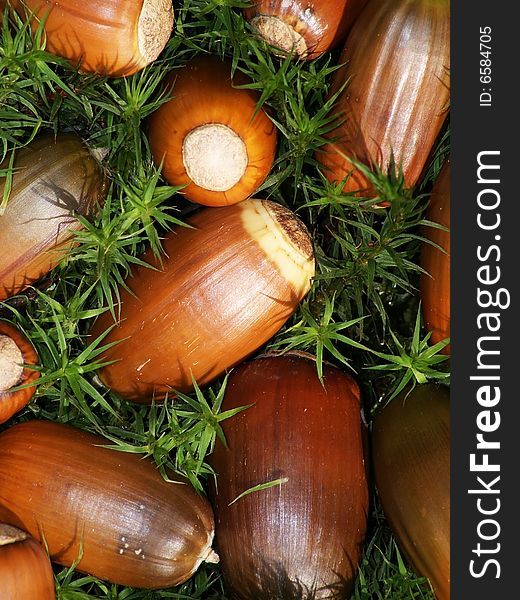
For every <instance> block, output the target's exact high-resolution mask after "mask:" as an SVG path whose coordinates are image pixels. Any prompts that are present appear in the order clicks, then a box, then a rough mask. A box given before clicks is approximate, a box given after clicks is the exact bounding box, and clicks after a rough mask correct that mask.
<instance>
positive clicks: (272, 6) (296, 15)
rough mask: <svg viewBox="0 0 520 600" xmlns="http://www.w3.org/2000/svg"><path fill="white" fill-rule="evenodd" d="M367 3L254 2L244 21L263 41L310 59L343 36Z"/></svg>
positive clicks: (320, 0)
mask: <svg viewBox="0 0 520 600" xmlns="http://www.w3.org/2000/svg"><path fill="white" fill-rule="evenodd" d="M365 3H366V0H307V1H304V0H256V1H254V2H253V3H252V6H250V7H248V8H245V9H244V16H245V18H246V19H247V20H248V21H250V23H251V25H252V26H253V28H254V29H255V30H256V31H258V33H259V34H260V35H261V37H263V38H264V39H265V41H266V42H268V43H269V44H271V46H274V47H275V48H280V49H281V50H284V51H285V52H294V53H295V55H296V56H297V57H299V58H305V59H307V60H313V59H315V58H318V57H319V56H321V55H322V54H323V53H324V52H327V51H328V50H330V49H331V48H333V47H334V46H335V45H336V44H337V43H339V42H340V41H341V40H343V38H344V37H345V35H346V33H347V31H348V29H349V27H350V25H351V24H352V23H353V22H354V20H355V19H356V17H357V16H358V14H359V12H360V10H361V9H362V8H363V6H364V5H365Z"/></svg>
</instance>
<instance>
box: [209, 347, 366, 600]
mask: <svg viewBox="0 0 520 600" xmlns="http://www.w3.org/2000/svg"><path fill="white" fill-rule="evenodd" d="M244 406H248V408H246V409H245V410H243V411H241V412H239V413H238V414H236V415H235V416H233V417H231V418H229V419H226V420H225V421H223V422H222V429H223V431H224V435H225V438H226V442H227V444H226V446H227V447H225V446H224V445H223V444H222V443H221V442H220V441H217V444H216V446H215V450H214V452H213V453H212V454H211V455H210V456H209V462H210V464H211V466H212V467H213V469H214V470H215V472H216V474H217V480H216V489H215V488H213V490H212V492H211V495H210V499H211V501H212V503H213V507H214V510H215V519H216V537H215V540H216V544H217V548H218V551H219V554H220V556H221V565H222V573H223V578H224V582H225V586H226V588H227V590H228V591H229V592H230V595H231V597H232V598H233V599H236V600H271V599H273V598H284V600H298V599H301V598H313V599H314V600H318V599H324V598H327V599H332V598H334V599H340V598H341V599H346V598H349V597H350V592H351V590H352V587H353V582H354V579H355V577H356V574H357V566H358V563H359V559H360V555H361V549H362V545H363V539H364V536H365V530H366V523H367V513H368V487H367V476H366V468H365V462H364V461H365V457H364V446H365V441H366V440H365V434H366V431H365V427H364V425H363V423H362V419H361V413H360V391H359V388H358V386H357V384H356V382H355V381H354V379H353V378H352V377H350V375H348V374H346V373H344V372H342V371H340V370H339V369H337V368H336V367H333V366H331V365H325V366H324V377H323V385H322V382H321V381H320V380H319V378H318V375H317V372H316V363H315V361H314V360H313V359H312V358H311V357H309V356H308V355H305V354H303V353H287V354H285V355H281V356H269V355H265V356H261V357H260V358H257V359H254V360H252V361H250V362H248V363H243V364H241V365H240V366H239V367H237V368H236V369H234V370H233V371H232V373H231V375H230V377H229V380H228V383H227V387H226V392H225V397H224V401H223V404H222V410H223V411H227V410H233V409H235V408H238V407H244ZM273 480H282V482H281V483H278V484H277V485H275V486H273V487H268V488H266V489H262V490H257V491H253V492H251V493H249V494H248V495H244V496H242V497H241V498H239V499H237V498H238V496H239V495H240V494H242V493H243V492H245V491H247V490H250V489H251V488H252V487H254V486H257V485H259V484H264V483H268V482H272V481H273ZM235 499H237V500H236V501H235V502H233V501H234V500H235Z"/></svg>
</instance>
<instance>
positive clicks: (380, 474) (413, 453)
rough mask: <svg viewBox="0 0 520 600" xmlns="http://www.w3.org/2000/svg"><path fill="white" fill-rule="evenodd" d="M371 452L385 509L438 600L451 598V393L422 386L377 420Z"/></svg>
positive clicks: (400, 399) (446, 389)
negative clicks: (428, 580)
mask: <svg viewBox="0 0 520 600" xmlns="http://www.w3.org/2000/svg"><path fill="white" fill-rule="evenodd" d="M372 441H373V444H372V452H373V462H374V475H375V480H376V485H377V489H378V493H379V498H380V500H381V505H382V507H383V511H384V513H385V516H386V518H387V520H388V522H389V523H390V526H391V528H392V530H393V532H394V534H395V536H396V537H397V540H398V542H399V545H400V547H401V549H402V550H403V552H404V553H405V555H406V556H407V558H408V559H409V560H410V562H411V563H412V565H413V566H414V567H415V570H416V571H417V572H418V573H419V574H421V575H423V576H425V577H428V578H429V579H430V582H431V583H432V585H433V588H434V590H435V594H436V597H437V600H449V597H450V394H449V389H448V388H447V387H445V386H441V385H436V384H423V385H418V386H416V387H415V388H414V389H413V391H412V392H411V393H410V394H409V395H408V396H406V393H401V394H400V395H399V396H398V397H397V398H395V399H394V400H392V401H391V402H390V403H389V404H388V405H387V406H386V407H385V408H383V409H382V410H380V411H379V412H378V414H377V415H376V418H375V421H374V426H373V436H372Z"/></svg>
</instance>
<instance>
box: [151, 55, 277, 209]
mask: <svg viewBox="0 0 520 600" xmlns="http://www.w3.org/2000/svg"><path fill="white" fill-rule="evenodd" d="M247 83H250V81H249V79H248V78H247V77H246V76H245V75H244V74H243V73H241V72H239V71H236V72H235V73H234V74H233V76H231V62H229V61H222V60H221V59H220V58H218V57H216V56H199V57H196V58H194V59H192V60H191V61H190V62H188V63H187V64H186V65H185V66H183V67H182V68H180V69H177V70H175V71H173V72H172V73H171V74H170V75H169V76H168V77H167V79H166V82H165V90H166V92H165V93H170V94H171V98H170V99H169V100H167V101H166V102H165V103H164V104H162V105H161V106H160V107H159V108H158V109H157V110H156V111H154V112H153V113H152V115H151V116H150V119H149V123H148V138H149V140H150V148H151V151H152V154H153V157H154V160H155V162H156V164H157V165H158V166H159V165H162V167H161V168H162V174H163V175H164V177H165V179H166V180H167V181H168V182H169V183H170V184H171V185H182V186H185V187H184V188H183V189H182V193H183V194H184V195H185V196H186V197H187V198H188V199H189V200H192V201H193V202H197V203H199V204H205V205H208V206H225V205H228V204H234V203H236V202H240V201H241V200H244V199H245V198H248V197H249V196H251V195H252V194H253V193H254V192H255V191H256V190H257V189H258V187H259V186H260V184H261V183H262V182H263V181H264V179H265V178H266V177H267V175H268V174H269V171H270V170H271V167H272V165H273V160H274V156H275V152H276V128H275V126H274V124H273V122H272V121H271V120H270V119H269V117H268V116H267V114H266V113H265V111H264V110H263V109H262V108H261V109H260V110H258V112H256V111H257V104H258V101H259V99H260V96H259V94H258V93H257V92H255V91H254V90H250V89H245V88H239V87H238V86H243V85H246V84H247ZM255 113H256V114H255Z"/></svg>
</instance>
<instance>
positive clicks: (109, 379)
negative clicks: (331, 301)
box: [92, 200, 314, 403]
mask: <svg viewBox="0 0 520 600" xmlns="http://www.w3.org/2000/svg"><path fill="white" fill-rule="evenodd" d="M187 222H188V224H189V225H191V227H190V228H187V227H179V228H177V229H176V230H174V231H173V232H172V233H170V234H169V235H167V236H166V238H165V239H164V242H163V246H164V250H165V253H166V256H165V257H164V258H163V262H162V264H160V263H158V262H157V261H156V260H155V259H154V257H153V255H152V253H151V251H148V252H147V253H145V255H144V256H143V260H144V261H145V262H150V263H151V264H153V265H154V266H155V267H156V268H157V269H158V270H153V269H149V268H144V267H137V268H136V269H134V271H133V275H132V276H131V277H130V278H128V279H127V281H126V284H127V285H128V286H129V288H130V290H131V293H130V292H128V291H126V290H125V289H120V290H119V292H120V295H121V319H120V322H119V324H118V326H117V327H115V328H113V329H112V330H111V331H110V333H109V334H108V335H107V337H106V338H104V340H103V343H107V344H109V343H112V342H115V341H118V340H121V341H120V342H119V343H117V344H115V345H114V346H112V347H111V348H110V349H108V350H107V351H105V352H104V354H103V355H102V357H101V358H102V360H109V361H116V362H114V363H113V364H111V365H108V366H106V367H104V368H103V369H101V370H100V371H99V377H100V379H101V380H102V382H103V383H104V384H105V385H106V386H107V387H110V388H112V389H113V390H114V391H116V392H117V393H118V394H120V395H121V396H123V397H124V398H126V399H128V400H133V401H136V402H143V403H151V402H152V400H153V399H154V396H155V398H156V399H157V398H161V397H164V395H165V394H166V393H167V392H173V391H174V390H177V391H181V392H185V391H191V390H192V389H193V378H194V379H195V380H196V381H197V383H198V384H199V385H203V384H205V383H207V382H209V381H211V380H212V379H214V378H215V377H217V376H219V375H220V374H222V373H223V372H224V371H225V370H226V369H228V368H229V367H232V366H233V365H235V364H237V363H239V362H240V361H241V360H243V359H244V358H246V357H247V356H248V355H250V354H251V353H253V352H254V351H255V350H257V349H258V348H259V347H260V346H262V345H263V344H264V343H265V342H267V341H268V340H269V339H270V338H271V337H272V336H273V335H274V334H275V333H276V332H277V331H278V330H279V329H280V328H281V327H282V325H283V324H284V323H285V321H286V320H287V319H288V318H289V317H290V316H291V315H292V314H293V312H294V311H295V310H296V307H297V306H298V303H299V302H300V301H301V300H302V298H303V297H304V296H305V295H306V293H307V292H308V291H309V288H310V285H311V278H312V277H313V276H314V254H313V248H312V243H311V240H310V238H309V235H308V233H307V230H306V229H305V227H304V225H303V224H302V223H301V222H300V221H299V220H298V219H297V218H296V216H295V215H294V214H293V213H292V212H291V211H289V210H288V209H286V208H284V207H282V206H280V205H279V204H276V203H274V202H271V201H268V200H245V201H244V202H240V203H239V204H233V205H231V206H224V207H219V208H205V209H203V210H201V211H200V212H198V213H196V214H195V215H194V216H192V217H190V218H189V219H188V220H187ZM111 325H113V321H112V317H111V315H110V314H109V313H105V314H103V315H101V317H100V318H99V319H98V320H97V322H96V323H95V325H94V327H93V329H92V336H93V337H98V336H99V335H101V334H102V333H103V332H104V331H105V330H107V329H108V328H109V327H110V326H111Z"/></svg>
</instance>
